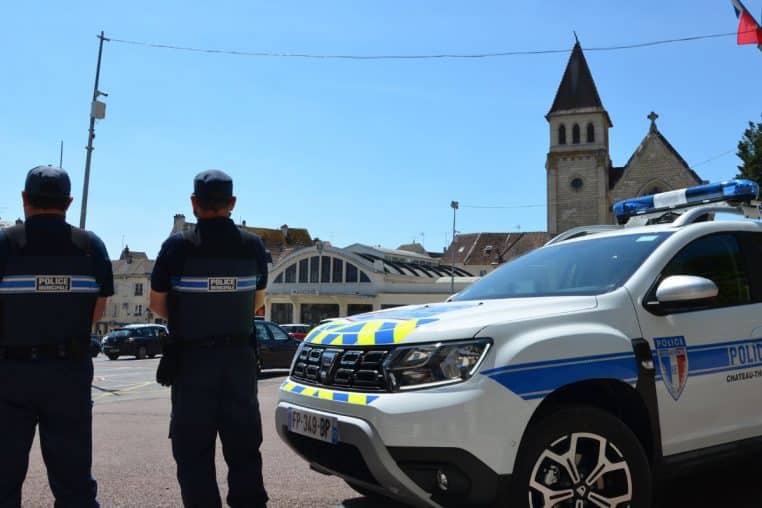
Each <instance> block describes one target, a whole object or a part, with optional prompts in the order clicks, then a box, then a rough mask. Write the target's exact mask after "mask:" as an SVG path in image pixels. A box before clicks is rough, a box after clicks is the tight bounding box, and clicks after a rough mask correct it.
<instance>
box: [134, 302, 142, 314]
mask: <svg viewBox="0 0 762 508" xmlns="http://www.w3.org/2000/svg"><path fill="white" fill-rule="evenodd" d="M135 315H136V316H142V315H143V306H142V305H140V304H138V305H135Z"/></svg>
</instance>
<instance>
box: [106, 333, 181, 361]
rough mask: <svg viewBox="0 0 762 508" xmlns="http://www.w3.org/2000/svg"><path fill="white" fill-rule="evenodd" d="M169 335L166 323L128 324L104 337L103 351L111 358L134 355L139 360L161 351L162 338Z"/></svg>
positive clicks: (151, 356)
mask: <svg viewBox="0 0 762 508" xmlns="http://www.w3.org/2000/svg"><path fill="white" fill-rule="evenodd" d="M167 335H168V332H167V328H166V327H165V326H164V325H127V326H125V327H123V328H117V329H116V330H113V331H112V332H110V333H109V334H108V335H106V336H105V337H104V338H103V343H102V344H101V347H102V350H103V353H104V354H105V355H106V356H107V357H108V359H109V360H116V359H117V358H119V357H120V356H134V357H135V358H137V359H138V360H142V359H143V358H153V357H154V356H156V355H157V354H159V353H161V340H162V339H163V338H164V337H166V336H167Z"/></svg>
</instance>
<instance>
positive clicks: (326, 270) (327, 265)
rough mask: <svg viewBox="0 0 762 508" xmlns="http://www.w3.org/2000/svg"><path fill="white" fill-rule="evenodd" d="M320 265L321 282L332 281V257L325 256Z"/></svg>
mask: <svg viewBox="0 0 762 508" xmlns="http://www.w3.org/2000/svg"><path fill="white" fill-rule="evenodd" d="M320 265H321V266H320V282H331V257H330V256H324V257H323V259H322V260H321V261H320Z"/></svg>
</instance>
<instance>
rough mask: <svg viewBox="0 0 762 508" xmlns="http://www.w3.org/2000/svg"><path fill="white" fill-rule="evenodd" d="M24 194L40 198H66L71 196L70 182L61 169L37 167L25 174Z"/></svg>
mask: <svg viewBox="0 0 762 508" xmlns="http://www.w3.org/2000/svg"><path fill="white" fill-rule="evenodd" d="M24 192H25V193H26V194H27V195H29V196H38V197H41V198H68V197H69V196H70V195H71V181H70V180H69V175H68V174H67V173H66V171H64V170H63V169H61V168H58V167H55V166H37V167H36V168H32V169H30V170H29V173H27V175H26V183H25V184H24Z"/></svg>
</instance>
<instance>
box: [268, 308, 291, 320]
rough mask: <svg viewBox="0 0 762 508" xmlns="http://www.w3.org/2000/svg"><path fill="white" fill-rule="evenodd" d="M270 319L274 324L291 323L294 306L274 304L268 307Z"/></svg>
mask: <svg viewBox="0 0 762 508" xmlns="http://www.w3.org/2000/svg"><path fill="white" fill-rule="evenodd" d="M270 319H271V320H273V321H275V322H276V323H293V322H294V306H293V305H292V304H290V303H274V304H272V305H271V306H270Z"/></svg>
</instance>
